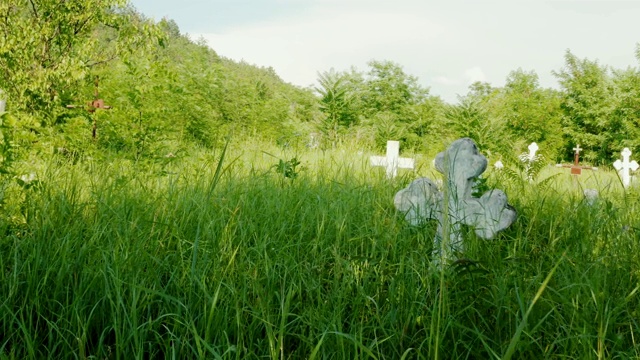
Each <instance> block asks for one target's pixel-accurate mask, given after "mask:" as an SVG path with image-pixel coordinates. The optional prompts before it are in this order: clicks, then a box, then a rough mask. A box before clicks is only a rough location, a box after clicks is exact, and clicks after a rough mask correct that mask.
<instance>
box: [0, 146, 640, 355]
mask: <svg viewBox="0 0 640 360" xmlns="http://www.w3.org/2000/svg"><path fill="white" fill-rule="evenodd" d="M252 150H253V149H252V148H251V147H250V146H248V145H247V147H245V148H244V150H243V149H242V148H240V147H238V146H235V147H234V145H233V144H232V146H231V148H230V150H229V152H228V153H227V154H226V155H225V156H224V159H223V162H222V163H221V164H222V165H221V167H220V168H218V167H217V165H218V163H219V161H220V160H221V158H222V154H221V153H215V154H207V153H199V154H194V155H192V156H188V157H184V158H179V159H178V161H172V162H170V163H168V164H161V165H157V166H147V165H143V164H135V163H125V162H120V161H117V162H113V163H106V162H104V163H103V162H99V163H98V162H96V163H91V162H85V163H82V164H79V165H75V166H74V165H69V164H62V165H60V164H55V166H54V164H51V165H49V166H43V167H42V170H41V171H40V173H39V174H38V175H39V178H40V183H39V184H38V186H34V187H32V188H29V189H24V190H20V191H19V192H15V193H14V194H20V196H22V201H21V202H20V205H19V206H17V207H15V209H14V210H15V211H17V212H18V213H19V217H21V219H22V220H21V221H12V222H5V223H4V224H3V228H2V231H3V232H4V236H3V237H2V238H1V239H0V294H1V295H2V297H1V298H0V358H2V359H24V358H37V359H39V358H80V359H148V358H173V359H185V358H202V359H215V358H221V359H258V358H271V359H289V358H314V359H320V358H340V359H342V358H344V359H369V358H372V359H400V358H406V359H431V358H443V359H447V358H455V359H465V358H466V359H484V358H496V359H499V358H519V359H523V358H524V359H541V358H579V359H582V358H600V359H605V358H606V359H609V358H625V359H626V358H639V357H640V322H639V321H640V320H638V319H640V310H639V309H640V294H639V292H640V240H639V237H640V211H639V205H638V200H639V198H640V196H639V194H638V191H637V190H636V189H631V190H628V191H626V192H623V191H621V189H620V188H619V186H618V185H617V184H616V183H615V181H614V180H615V176H611V175H610V174H609V175H606V176H605V175H604V174H603V175H598V176H601V178H598V179H596V178H589V177H588V176H596V175H588V176H585V177H584V178H583V181H584V182H585V184H586V185H585V184H582V185H583V186H589V187H595V186H597V187H598V189H599V190H600V193H601V194H600V198H599V199H598V200H596V201H595V202H594V203H592V204H589V203H588V202H587V201H585V200H584V198H583V196H582V195H581V194H582V193H581V191H580V188H579V186H578V187H576V185H574V184H572V183H571V180H570V177H569V176H568V175H566V174H563V173H559V172H558V173H559V174H560V175H558V176H557V177H556V178H554V179H553V180H552V181H550V182H549V183H545V184H544V186H541V185H536V184H532V185H531V184H528V183H526V184H524V183H518V182H514V181H513V180H509V181H507V180H505V179H503V178H501V177H500V176H498V174H497V173H494V174H490V175H488V179H489V180H488V185H489V186H498V187H500V188H502V189H505V190H506V191H507V193H508V195H509V199H510V203H512V204H514V206H515V207H516V209H517V210H518V213H519V216H518V220H517V221H516V223H514V224H513V225H512V226H511V227H510V228H509V229H507V230H506V231H504V232H503V233H501V234H500V236H499V237H498V238H497V239H496V240H493V241H486V240H482V239H478V238H476V237H475V235H474V233H473V231H471V230H469V231H467V232H465V239H466V241H467V252H466V254H465V256H464V258H463V259H460V260H458V261H457V262H455V263H454V264H452V265H451V266H449V267H446V268H445V269H444V270H443V271H442V272H434V271H433V270H432V267H431V266H430V263H431V259H430V258H429V256H430V254H431V247H432V239H433V236H434V233H435V224H430V225H428V226H425V227H424V228H410V227H408V226H407V224H406V223H405V222H404V220H403V216H402V215H401V214H398V213H397V212H396V210H395V209H394V207H393V204H392V199H393V195H394V194H395V192H396V191H398V190H399V189H400V188H402V187H404V186H405V185H406V184H407V183H408V182H409V181H411V180H412V179H413V178H414V176H416V174H412V173H403V175H402V176H401V177H399V178H398V179H395V180H387V179H384V177H383V174H382V172H383V170H381V169H374V170H372V169H370V168H369V167H368V164H367V154H362V155H357V156H356V155H352V154H357V150H354V151H351V150H352V149H350V151H346V152H342V151H341V149H338V150H335V151H327V152H322V151H319V150H318V151H313V152H303V151H298V152H295V151H293V150H284V151H279V150H277V149H268V151H266V152H267V153H268V154H265V153H264V152H262V151H261V150H258V149H255V151H252ZM274 156H275V157H276V158H281V159H285V160H286V159H290V158H292V157H298V158H299V159H301V160H302V165H303V166H304V168H303V169H302V170H300V171H299V176H298V177H297V178H295V179H290V178H286V177H284V176H282V175H281V174H278V173H277V172H276V171H274V168H273V167H272V166H273V164H275V163H277V161H276V159H275V158H274ZM424 163H425V164H424V165H422V166H421V167H420V169H419V170H417V172H418V173H421V174H425V173H426V174H429V176H433V174H431V170H430V167H429V165H428V160H426V159H425V160H424ZM377 170H380V171H377ZM554 171H555V170H554ZM558 171H559V170H558ZM564 175H566V176H564ZM603 179H604V180H603ZM611 179H614V180H611ZM16 196H17V195H16ZM14 218H15V217H14Z"/></svg>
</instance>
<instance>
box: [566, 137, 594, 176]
mask: <svg viewBox="0 0 640 360" xmlns="http://www.w3.org/2000/svg"><path fill="white" fill-rule="evenodd" d="M582 150H583V149H582V148H581V147H580V144H578V145H576V147H574V148H573V151H574V153H573V165H563V164H557V165H556V166H557V167H565V168H570V169H571V175H576V176H577V175H582V170H583V169H586V170H598V168H597V167H593V166H581V165H580V151H582Z"/></svg>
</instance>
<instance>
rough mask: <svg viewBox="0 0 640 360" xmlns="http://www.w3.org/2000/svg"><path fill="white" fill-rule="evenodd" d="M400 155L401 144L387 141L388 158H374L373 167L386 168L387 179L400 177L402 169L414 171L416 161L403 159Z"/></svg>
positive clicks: (372, 160)
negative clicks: (399, 172) (399, 170)
mask: <svg viewBox="0 0 640 360" xmlns="http://www.w3.org/2000/svg"><path fill="white" fill-rule="evenodd" d="M399 154H400V142H399V141H392V140H389V141H387V155H386V156H372V157H371V158H370V160H371V166H384V167H385V169H386V173H387V178H390V179H391V178H394V177H396V175H398V168H401V169H413V165H414V160H413V159H409V158H401V157H400V156H399Z"/></svg>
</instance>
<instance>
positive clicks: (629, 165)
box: [613, 148, 638, 187]
mask: <svg viewBox="0 0 640 360" xmlns="http://www.w3.org/2000/svg"><path fill="white" fill-rule="evenodd" d="M621 154H622V161H620V160H616V161H615V162H614V163H613V167H614V168H616V170H618V172H619V173H620V178H621V179H622V185H623V186H624V187H627V186H629V183H630V182H631V175H630V174H629V170H631V171H636V170H638V163H637V162H636V161H635V160H633V161H629V158H630V157H631V150H629V148H624V149H623V150H622V153H621Z"/></svg>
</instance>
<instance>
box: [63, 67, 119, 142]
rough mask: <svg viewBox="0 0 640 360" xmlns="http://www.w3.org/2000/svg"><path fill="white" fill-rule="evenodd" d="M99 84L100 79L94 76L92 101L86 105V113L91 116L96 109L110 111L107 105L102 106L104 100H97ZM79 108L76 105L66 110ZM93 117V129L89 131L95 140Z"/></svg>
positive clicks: (95, 122) (68, 106)
mask: <svg viewBox="0 0 640 360" xmlns="http://www.w3.org/2000/svg"><path fill="white" fill-rule="evenodd" d="M99 83H100V78H99V77H98V76H96V80H95V81H94V85H95V90H94V92H93V100H92V101H89V102H88V103H87V108H86V109H87V112H88V113H89V114H92V115H93V113H94V112H95V111H96V110H97V109H105V110H109V109H111V106H109V105H105V104H104V100H103V99H100V98H99V92H98V85H99ZM77 107H79V106H78V105H67V108H69V109H75V108H77ZM92 117H93V129H92V131H91V133H92V136H93V138H94V139H95V138H96V131H97V128H98V121H97V120H96V117H95V116H92Z"/></svg>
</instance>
